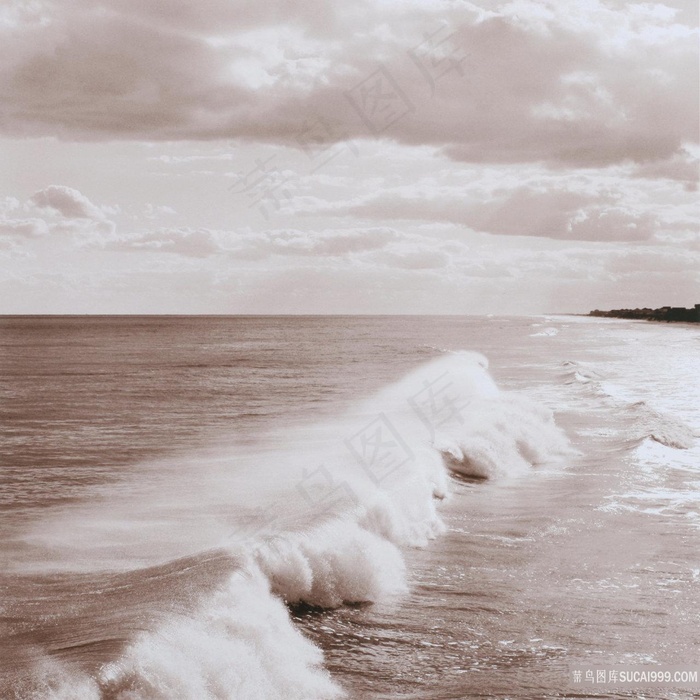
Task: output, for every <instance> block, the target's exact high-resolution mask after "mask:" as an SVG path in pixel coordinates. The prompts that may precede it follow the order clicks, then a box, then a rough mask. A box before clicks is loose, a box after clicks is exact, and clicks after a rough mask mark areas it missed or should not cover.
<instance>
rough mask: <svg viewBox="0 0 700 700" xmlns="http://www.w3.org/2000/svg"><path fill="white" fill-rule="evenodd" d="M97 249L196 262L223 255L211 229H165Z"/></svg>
mask: <svg viewBox="0 0 700 700" xmlns="http://www.w3.org/2000/svg"><path fill="white" fill-rule="evenodd" d="M95 244H96V245H99V246H101V247H104V248H105V249H107V250H115V251H131V252H134V251H144V252H150V253H174V254H176V255H183V256H186V257H193V258H206V257H209V256H210V255H216V254H217V253H220V252H222V248H221V244H220V242H219V240H218V237H217V235H216V233H215V232H212V231H209V230H207V229H202V228H199V229H191V228H162V229H157V230H155V231H146V232H143V233H135V234H131V235H126V236H120V237H119V238H117V239H116V240H111V241H107V242H100V241H96V242H95Z"/></svg>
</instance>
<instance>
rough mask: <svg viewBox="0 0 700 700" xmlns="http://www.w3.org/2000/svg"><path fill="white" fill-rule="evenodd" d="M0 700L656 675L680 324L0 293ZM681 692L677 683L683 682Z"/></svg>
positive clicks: (681, 502) (687, 655) (688, 419)
mask: <svg viewBox="0 0 700 700" xmlns="http://www.w3.org/2000/svg"><path fill="white" fill-rule="evenodd" d="M0 427H1V430H2V433H1V436H0V509H1V510H0V513H1V517H0V562H2V568H1V570H0V698H3V700H4V699H7V700H10V699H12V700H25V699H32V700H59V699H60V700H97V699H104V700H209V699H211V700H214V699H216V700H233V699H235V700H249V699H250V700H275V699H280V700H282V699H284V700H325V699H329V698H340V697H347V698H350V699H357V700H390V699H409V698H410V699H412V700H413V699H415V700H419V699H420V700H438V699H440V700H447V699H452V700H457V699H460V700H462V699H466V698H504V699H505V698H566V697H572V698H574V697H576V698H582V697H648V698H685V697H691V696H692V692H699V691H700V689H698V688H696V689H695V691H692V690H688V689H684V688H679V687H671V686H664V687H657V688H654V689H651V690H644V691H643V692H642V691H640V690H639V688H636V689H635V688H616V687H612V686H610V687H608V686H605V687H603V686H600V687H597V686H594V685H587V686H585V687H583V686H577V685H576V681H575V679H574V678H573V676H572V673H573V671H572V669H575V668H580V669H588V668H591V669H594V668H596V667H597V666H601V665H603V666H612V665H623V666H629V667H641V666H644V667H652V666H655V665H664V666H674V667H681V666H685V667H691V666H692V667H695V668H697V666H698V661H699V656H700V654H699V651H698V650H699V649H700V558H699V557H698V552H699V547H698V542H699V540H700V447H699V444H698V443H700V440H698V439H697V438H698V436H700V329H698V328H697V327H696V326H693V325H683V324H661V323H658V324H653V323H647V322H635V321H622V320H615V319H600V318H595V319H594V318H589V317H575V316H571V317H567V316H550V317H544V316H542V317H529V318H525V317H461V316H460V317H446V316H439V317H423V316H394V317H382V316H373V317H357V316H350V317H340V316H331V317H329V316H317V317H311V316H309V317H304V316H295V317H294V316H283V317H273V316H264V317H126V316H125V317H89V316H85V317H3V318H2V319H0ZM695 697H697V695H695Z"/></svg>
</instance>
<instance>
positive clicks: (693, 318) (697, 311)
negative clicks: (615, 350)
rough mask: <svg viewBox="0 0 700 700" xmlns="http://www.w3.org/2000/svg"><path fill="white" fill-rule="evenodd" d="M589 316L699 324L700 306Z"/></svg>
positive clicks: (596, 313)
mask: <svg viewBox="0 0 700 700" xmlns="http://www.w3.org/2000/svg"><path fill="white" fill-rule="evenodd" d="M588 315H589V316H604V317H607V318H632V319H638V320H645V321H666V322H667V323H670V322H676V323H700V304H695V306H694V307H692V308H690V309H686V308H685V307H683V306H662V307H661V308H660V309H648V308H644V309H612V310H611V311H600V309H596V310H595V311H591V312H589V314H588Z"/></svg>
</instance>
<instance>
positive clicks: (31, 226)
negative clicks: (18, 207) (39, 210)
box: [0, 219, 49, 238]
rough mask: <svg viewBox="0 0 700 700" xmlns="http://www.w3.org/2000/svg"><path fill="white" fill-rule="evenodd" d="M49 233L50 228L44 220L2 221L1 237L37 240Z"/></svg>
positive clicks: (0, 222) (0, 223) (0, 226)
mask: <svg viewBox="0 0 700 700" xmlns="http://www.w3.org/2000/svg"><path fill="white" fill-rule="evenodd" d="M48 232H49V227H48V225H47V223H46V222H45V221H44V220H43V219H5V220H2V219H0V236H8V237H11V238H12V237H22V238H24V237H29V238H35V237H37V236H45V235H46V234H48Z"/></svg>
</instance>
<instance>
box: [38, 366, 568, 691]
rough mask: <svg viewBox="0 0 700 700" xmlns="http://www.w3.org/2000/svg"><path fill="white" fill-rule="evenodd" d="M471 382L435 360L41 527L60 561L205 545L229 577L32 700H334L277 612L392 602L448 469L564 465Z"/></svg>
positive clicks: (141, 555) (510, 408)
mask: <svg viewBox="0 0 700 700" xmlns="http://www.w3.org/2000/svg"><path fill="white" fill-rule="evenodd" d="M487 367H488V363H487V361H486V359H485V358H484V357H483V356H481V355H477V354H475V353H455V354H450V355H445V356H443V357H440V358H438V359H437V360H435V361H433V362H430V363H428V364H427V365H425V366H423V367H421V368H419V369H418V370H416V371H415V372H412V373H411V374H409V375H408V376H407V377H405V378H404V379H402V380H401V381H399V382H398V383H396V384H393V385H391V386H388V387H386V388H385V389H383V390H381V391H380V392H379V393H378V394H377V395H375V396H374V397H372V398H371V399H369V400H367V401H364V402H361V403H360V404H358V405H356V406H354V407H352V409H351V410H350V411H348V413H347V414H346V415H345V416H342V417H340V418H338V419H337V420H334V421H328V422H326V423H324V424H317V425H314V426H308V427H307V428H306V429H305V430H304V432H303V433H300V431H299V428H295V429H294V431H292V430H279V431H276V432H275V433H274V434H271V435H269V436H268V437H267V438H266V442H265V445H264V446H263V447H262V448H261V449H259V450H257V452H256V451H255V450H252V451H251V450H250V449H249V450H248V451H247V452H241V451H240V450H238V451H236V450H234V451H233V453H231V452H223V453H221V454H218V455H216V456H211V455H210V456H209V457H207V459H205V460H200V461H199V462H198V464H197V469H196V471H195V470H193V468H192V464H189V465H186V464H182V463H178V464H177V465H176V467H173V468H172V469H171V470H170V471H169V472H168V474H167V479H159V480H158V481H157V488H156V487H153V488H146V489H145V490H144V491H143V492H142V495H141V497H140V498H135V499H133V500H132V501H130V502H129V503H123V502H118V501H117V502H115V503H112V504H110V505H111V506H113V507H111V508H110V511H109V516H108V517H106V516H105V503H104V502H103V503H101V504H97V505H95V506H92V507H89V508H86V507H82V508H81V509H71V510H68V511H65V512H63V513H61V514H59V515H57V516H56V517H55V518H54V520H53V523H52V527H49V528H44V529H43V530H42V532H41V533H36V532H35V533H34V542H35V544H36V545H37V546H40V545H41V544H42V543H43V545H44V546H45V547H46V551H47V552H52V553H53V555H54V556H56V554H57V553H58V556H59V557H60V558H61V559H62V561H63V562H64V564H65V562H70V561H75V562H77V561H80V562H82V564H83V565H84V564H85V562H86V561H92V563H93V565H94V566H98V564H99V560H101V559H103V558H104V557H105V552H106V551H107V550H108V551H109V562H110V565H111V566H115V565H117V564H118V562H119V558H120V557H123V561H122V562H121V566H120V567H119V568H122V569H124V568H128V567H129V566H133V563H134V562H139V563H143V562H149V563H156V562H157V561H159V560H160V559H162V557H163V556H164V553H165V556H166V557H174V556H175V555H180V556H181V555H183V554H188V553H189V554H191V553H192V552H197V551H199V552H201V551H204V550H206V549H212V548H218V549H225V550H228V551H229V552H230V553H231V556H232V560H234V561H237V562H239V564H238V566H237V568H236V570H235V571H234V573H232V574H231V577H230V579H229V580H228V582H227V583H226V584H225V585H224V586H222V587H221V588H220V589H219V590H217V591H216V592H215V593H213V594H208V595H207V596H205V597H204V599H203V600H201V601H199V602H197V604H196V605H195V606H194V607H193V608H192V609H191V610H189V611H188V612H183V613H180V614H179V615H172V614H168V615H166V616H165V619H164V620H163V621H162V622H161V623H160V624H159V625H157V626H156V627H155V628H154V629H151V630H148V631H145V632H143V633H142V634H140V635H139V636H138V637H136V638H134V639H133V640H131V642H130V643H129V644H128V645H127V647H126V648H125V650H124V651H123V653H122V654H121V655H120V656H119V658H117V659H115V660H114V661H113V662H111V663H110V664H107V665H106V666H105V667H103V669H102V671H101V673H100V674H99V675H98V677H96V678H92V679H91V678H89V677H85V676H81V675H79V674H78V675H76V674H74V673H68V674H66V678H65V682H64V683H63V684H62V685H61V684H59V685H57V686H55V687H54V688H53V689H52V690H51V692H50V693H48V694H45V697H48V698H52V699H53V700H59V699H61V698H64V697H66V698H67V697H75V698H80V699H81V700H92V698H98V697H109V698H114V699H115V700H147V699H148V700H165V699H166V698H168V699H169V698H193V699H194V698H197V700H200V699H201V700H209V699H210V698H211V699H212V700H213V699H214V698H216V699H217V700H219V699H229V698H230V699H233V698H237V699H246V700H247V699H249V698H251V699H255V700H257V699H258V698H259V699H261V700H262V699H263V698H265V700H272V699H274V698H290V699H294V698H298V699H299V700H301V699H302V698H303V699H304V700H313V699H319V700H320V699H322V698H333V697H337V696H339V694H340V693H341V691H340V690H339V688H338V687H337V686H336V685H335V684H334V683H333V682H332V680H331V679H330V678H329V676H328V674H327V672H326V671H325V670H324V669H323V666H322V654H321V651H320V650H319V649H317V648H316V647H314V646H313V645H312V644H311V642H310V641H308V640H307V639H306V638H305V637H303V635H302V634H301V633H300V632H299V631H298V630H297V629H296V628H295V627H294V625H293V623H292V621H291V618H290V617H289V615H288V613H287V610H286V608H285V605H284V603H287V604H297V603H305V604H308V605H312V606H318V607H324V608H329V607H336V606H339V605H342V604H344V603H360V602H362V603H365V602H368V603H369V602H376V601H379V600H383V599H387V598H391V597H393V596H397V595H400V594H402V593H404V592H405V591H406V576H405V564H404V560H403V556H402V552H401V549H402V547H405V546H423V545H425V544H426V543H427V542H428V541H429V540H430V539H432V538H434V537H435V536H437V535H438V534H439V533H440V532H441V531H442V530H443V529H444V525H443V524H442V522H441V520H440V517H439V514H438V510H437V507H436V505H437V503H438V502H439V500H441V499H443V498H445V497H446V496H447V495H448V491H449V470H453V471H454V472H458V473H459V474H461V475H467V476H474V477H481V478H503V477H509V476H514V475H518V474H522V473H523V472H524V471H526V470H527V469H529V468H530V467H531V466H532V465H536V464H540V463H544V462H547V461H549V460H551V459H552V458H554V457H559V456H562V455H564V454H567V453H568V442H567V440H566V438H565V436H564V434H563V433H562V431H561V430H560V429H559V428H558V427H557V426H556V425H555V423H554V420H553V417H552V413H551V411H549V410H548V409H546V408H544V407H542V406H539V405H537V404H536V403H534V402H533V401H531V400H529V399H527V398H526V397H525V396H522V395H520V394H514V393H506V392H502V391H500V390H499V389H498V387H497V386H496V385H495V383H494V382H493V380H492V379H491V377H490V376H489V374H488V371H487ZM176 476H177V477H178V478H174V477H176ZM115 495H116V494H115ZM105 498H109V494H108V495H107V496H106V497H105ZM251 504H256V505H255V507H251ZM76 533H78V535H79V536H78V537H76ZM100 538H102V539H101V540H100ZM105 538H106V542H105ZM98 540H99V542H100V544H98V545H95V544H94V543H95V542H97V541H98ZM71 689H72V690H71ZM71 693H72V695H71ZM101 694H102V695H101ZM37 697H39V696H37Z"/></svg>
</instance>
